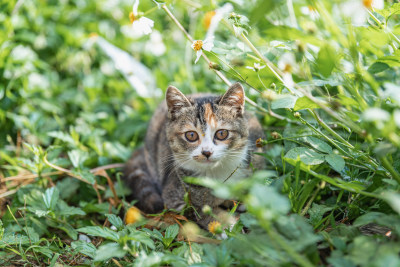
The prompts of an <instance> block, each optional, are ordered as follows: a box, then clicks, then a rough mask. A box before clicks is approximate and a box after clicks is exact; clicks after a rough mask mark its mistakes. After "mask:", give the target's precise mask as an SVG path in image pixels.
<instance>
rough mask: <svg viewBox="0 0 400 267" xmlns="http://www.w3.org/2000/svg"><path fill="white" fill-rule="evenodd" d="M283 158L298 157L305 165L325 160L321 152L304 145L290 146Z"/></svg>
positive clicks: (316, 163)
mask: <svg viewBox="0 0 400 267" xmlns="http://www.w3.org/2000/svg"><path fill="white" fill-rule="evenodd" d="M285 158H289V159H294V160H297V159H298V158H300V160H301V162H303V163H304V164H306V165H318V164H321V163H323V162H324V161H325V159H324V155H323V154H320V153H318V152H315V151H314V150H312V149H309V148H305V147H295V148H292V149H291V150H289V151H288V152H287V153H286V155H285Z"/></svg>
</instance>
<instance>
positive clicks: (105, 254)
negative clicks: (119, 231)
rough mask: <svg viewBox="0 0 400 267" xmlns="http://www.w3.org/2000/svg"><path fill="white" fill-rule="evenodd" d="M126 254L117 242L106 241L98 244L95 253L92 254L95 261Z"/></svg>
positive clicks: (120, 256)
mask: <svg viewBox="0 0 400 267" xmlns="http://www.w3.org/2000/svg"><path fill="white" fill-rule="evenodd" d="M125 255H126V251H125V250H123V249H122V247H121V246H120V245H119V244H118V243H114V242H112V243H107V244H105V245H102V246H100V247H99V248H98V249H97V251H96V255H95V256H94V260H95V261H105V260H108V259H111V258H122V257H124V256H125Z"/></svg>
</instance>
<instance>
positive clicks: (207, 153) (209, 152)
mask: <svg viewBox="0 0 400 267" xmlns="http://www.w3.org/2000/svg"><path fill="white" fill-rule="evenodd" d="M201 154H203V155H204V156H206V158H207V159H208V158H209V157H210V156H211V154H212V152H211V151H208V150H203V151H201Z"/></svg>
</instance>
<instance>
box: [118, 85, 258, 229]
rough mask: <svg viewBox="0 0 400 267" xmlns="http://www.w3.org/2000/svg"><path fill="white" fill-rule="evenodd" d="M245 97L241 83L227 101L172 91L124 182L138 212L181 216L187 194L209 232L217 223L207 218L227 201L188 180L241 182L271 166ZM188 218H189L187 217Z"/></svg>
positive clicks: (167, 95)
mask: <svg viewBox="0 0 400 267" xmlns="http://www.w3.org/2000/svg"><path fill="white" fill-rule="evenodd" d="M244 104H245V93H244V89H243V87H242V85H241V84H240V83H235V84H233V85H232V86H231V87H230V88H229V89H228V90H227V91H226V93H225V94H224V95H223V96H215V95H207V94H197V95H189V96H188V97H186V96H185V95H184V94H183V93H182V92H181V91H179V90H178V89H177V88H175V87H173V86H169V87H168V89H167V92H166V97H165V101H164V102H163V103H162V104H161V105H160V106H159V108H158V109H157V110H156V111H155V113H154V115H153V117H152V119H151V121H150V125H149V127H148V130H147V134H146V138H145V144H144V147H142V148H140V149H138V150H137V151H136V152H135V153H134V154H133V155H132V157H131V159H130V160H129V161H128V162H127V164H126V166H125V169H124V181H125V183H126V184H127V186H129V187H130V189H132V192H133V193H132V197H133V198H134V199H136V200H138V202H137V203H136V206H137V207H138V208H139V209H141V210H142V211H144V212H146V213H158V212H161V211H162V210H163V209H164V208H167V209H174V210H177V211H181V210H182V209H183V208H184V207H185V200H184V198H185V193H186V192H190V193H189V194H188V196H189V201H190V203H191V205H192V206H193V207H194V208H195V209H196V212H194V213H193V214H196V215H193V214H192V216H191V217H190V218H192V217H193V218H195V220H196V221H197V222H198V224H199V225H200V226H202V227H204V228H205V227H206V226H207V224H208V223H209V222H210V221H211V220H212V218H211V217H210V216H207V215H205V214H203V213H202V211H201V210H202V207H203V206H204V205H209V206H210V207H211V208H212V209H213V210H214V212H218V209H219V208H218V206H219V205H221V204H222V202H223V201H222V200H220V199H218V198H216V197H214V196H213V195H212V194H211V190H210V189H207V188H204V187H201V186H196V185H189V184H186V183H184V182H183V180H182V179H183V178H184V177H188V176H190V177H210V178H213V179H218V180H220V181H222V182H229V183H231V182H235V181H237V180H238V179H243V178H246V177H248V176H249V175H250V174H251V171H252V170H251V169H252V168H255V169H262V168H263V167H264V164H265V160H264V158H263V157H262V156H260V155H257V154H253V152H262V149H261V148H257V147H256V145H255V144H256V140H257V139H258V138H263V137H264V134H263V130H262V128H261V125H260V123H259V122H258V120H257V118H256V117H255V116H254V115H252V114H250V113H248V112H247V111H245V109H244ZM185 214H186V213H185Z"/></svg>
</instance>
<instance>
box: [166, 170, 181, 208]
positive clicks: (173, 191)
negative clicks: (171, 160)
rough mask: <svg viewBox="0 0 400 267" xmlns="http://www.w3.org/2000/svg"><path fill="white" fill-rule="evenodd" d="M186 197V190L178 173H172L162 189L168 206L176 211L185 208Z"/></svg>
mask: <svg viewBox="0 0 400 267" xmlns="http://www.w3.org/2000/svg"><path fill="white" fill-rule="evenodd" d="M184 197H185V190H184V188H183V186H182V183H181V181H180V180H179V178H178V177H177V176H176V174H174V173H172V174H171V175H169V176H168V177H166V181H165V185H164V186H163V190H162V198H163V200H164V202H165V206H166V208H167V209H174V210H176V211H181V210H183V208H184V207H185V205H186V203H185V199H184Z"/></svg>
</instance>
